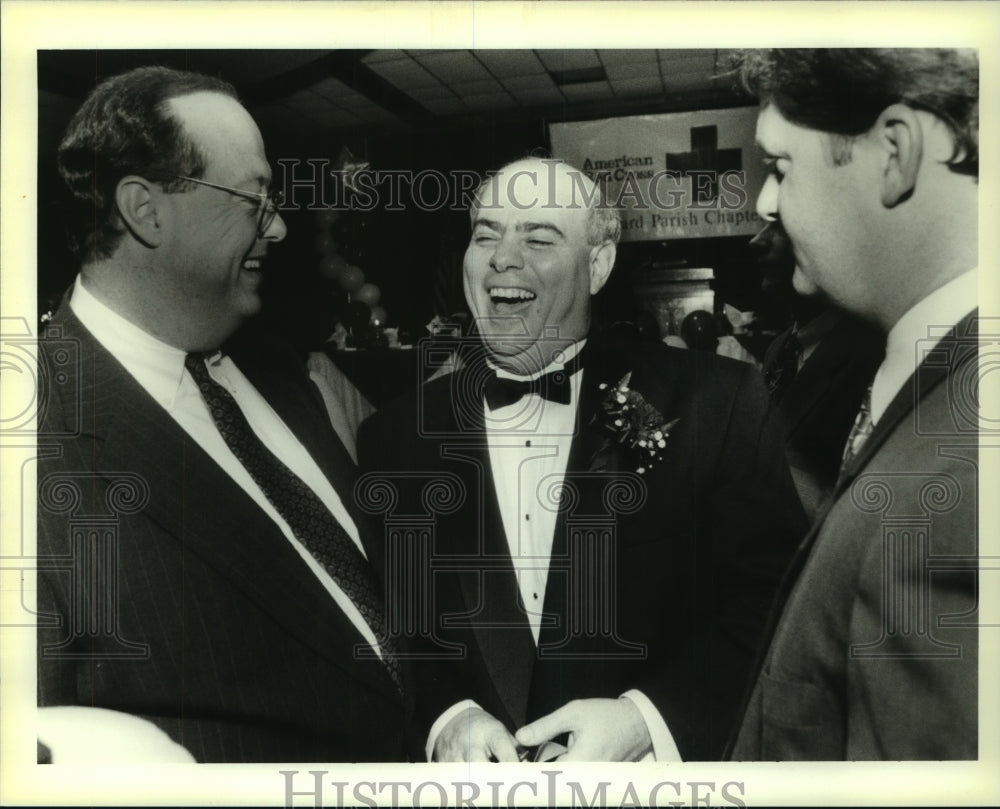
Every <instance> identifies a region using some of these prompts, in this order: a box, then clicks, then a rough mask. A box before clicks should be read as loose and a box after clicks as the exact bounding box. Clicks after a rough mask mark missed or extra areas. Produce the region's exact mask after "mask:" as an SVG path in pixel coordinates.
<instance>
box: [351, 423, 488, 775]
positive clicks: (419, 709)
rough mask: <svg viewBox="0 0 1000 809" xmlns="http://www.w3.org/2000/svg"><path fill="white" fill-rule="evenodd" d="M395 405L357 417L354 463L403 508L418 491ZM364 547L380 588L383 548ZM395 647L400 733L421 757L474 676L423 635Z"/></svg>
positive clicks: (416, 758)
mask: <svg viewBox="0 0 1000 809" xmlns="http://www.w3.org/2000/svg"><path fill="white" fill-rule="evenodd" d="M401 409H402V408H390V409H388V410H382V411H379V412H377V413H375V414H374V415H373V416H371V417H369V418H368V419H366V420H365V421H364V422H362V424H361V426H360V427H359V429H358V465H359V471H360V474H361V476H362V479H365V478H367V479H369V480H370V479H371V477H370V476H374V477H378V478H382V479H383V480H384V482H386V483H388V484H390V486H391V487H392V488H393V489H394V490H395V491H396V493H397V495H398V497H399V502H400V503H401V504H402V508H403V509H407V508H410V507H411V505H412V503H413V502H414V500H413V498H415V497H418V496H419V495H418V493H417V491H416V490H415V489H413V490H411V487H410V485H409V484H413V483H415V481H414V478H413V477H412V476H409V475H407V472H409V471H413V463H412V460H411V458H410V455H409V454H408V452H407V449H406V448H407V447H409V446H410V445H411V442H412V441H413V440H414V439H413V437H412V436H410V435H404V434H403V430H402V428H401V427H400V425H401V424H409V423H410V422H409V421H408V420H407V419H400V418H399V417H398V414H399V412H401ZM362 482H364V480H362ZM372 536H377V537H383V536H384V533H383V532H376V533H374V534H372ZM365 552H366V554H367V556H368V559H369V561H370V562H371V564H372V566H373V567H374V569H375V572H376V574H377V575H378V576H379V578H380V581H381V583H382V585H383V587H384V586H385V584H386V582H385V572H386V565H385V559H386V551H385V548H384V547H382V546H381V543H380V544H379V545H378V546H372V545H371V544H370V543H369V542H368V540H367V539H366V545H365ZM390 609H391V606H390ZM412 620H413V617H412V616H409V617H407V618H406V619H405V621H404V623H409V622H410V621H412ZM401 646H402V648H403V651H404V652H405V653H407V654H409V655H411V656H412V660H411V661H410V663H409V665H408V666H407V667H406V668H405V669H404V670H405V671H406V672H407V675H408V677H409V685H410V687H411V688H412V690H413V692H414V697H415V699H414V703H415V704H414V710H413V713H412V716H411V720H410V724H409V727H408V728H407V734H406V735H407V746H408V749H409V751H410V755H411V758H412V760H414V761H422V760H425V758H426V755H427V752H426V748H427V744H428V738H429V734H430V732H431V729H432V727H433V726H434V723H435V722H436V721H437V720H438V718H439V717H441V715H442V714H443V713H444V712H445V711H447V710H448V709H449V708H451V707H452V706H454V705H455V704H456V703H461V702H464V701H465V700H466V698H469V697H472V696H474V695H473V694H472V693H471V690H470V688H469V686H468V684H469V683H471V682H473V681H474V680H473V677H472V676H471V675H467V674H465V673H464V672H465V665H466V662H465V661H463V660H458V659H453V658H449V659H447V660H441V659H440V657H439V656H440V649H439V648H438V647H437V646H435V645H434V644H433V643H431V641H430V639H429V638H426V637H424V636H422V635H420V634H410V635H407V636H406V637H405V638H402V639H401Z"/></svg>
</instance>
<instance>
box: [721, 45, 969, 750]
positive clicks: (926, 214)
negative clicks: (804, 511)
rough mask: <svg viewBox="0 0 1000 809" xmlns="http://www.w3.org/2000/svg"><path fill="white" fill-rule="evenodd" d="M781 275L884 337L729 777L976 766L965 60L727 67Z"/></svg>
mask: <svg viewBox="0 0 1000 809" xmlns="http://www.w3.org/2000/svg"><path fill="white" fill-rule="evenodd" d="M741 70H742V76H743V79H744V81H745V83H746V84H747V86H748V87H749V88H750V89H751V90H752V91H754V92H755V93H756V94H757V95H758V96H759V97H760V99H761V108H760V115H759V117H758V122H757V140H758V142H759V143H760V145H761V147H762V148H763V150H764V151H765V152H766V154H767V162H768V164H769V166H770V167H771V174H770V176H769V177H768V179H767V181H766V183H765V185H764V187H763V189H762V191H761V194H760V198H759V199H758V202H757V209H758V212H759V213H760V214H761V216H762V217H764V218H765V219H767V220H769V221H777V222H780V224H781V225H782V227H783V228H784V230H785V231H786V232H787V234H788V237H789V238H790V239H791V243H792V248H793V251H794V255H795V263H796V269H795V272H796V274H801V275H802V276H805V277H806V278H807V279H809V280H810V281H811V282H812V283H814V284H815V285H816V286H818V287H819V288H820V289H821V290H823V292H824V293H826V295H827V296H828V297H829V298H830V299H831V300H832V301H833V302H834V303H836V304H837V305H839V306H841V307H843V308H844V309H846V310H848V311H849V312H852V313H853V314H855V315H858V316H860V317H862V318H865V319H867V320H869V321H871V322H872V323H874V324H876V325H877V326H878V327H879V328H880V329H881V330H882V331H883V332H884V333H886V334H887V341H886V350H885V358H884V360H883V361H882V363H881V365H880V366H879V367H878V370H877V372H876V374H875V377H874V380H873V382H872V386H871V391H870V396H869V397H867V398H866V401H865V402H864V403H863V405H862V407H861V411H860V412H859V414H858V418H857V420H856V421H855V428H854V430H852V434H851V436H849V438H848V441H847V446H846V447H845V452H844V461H843V465H842V467H841V471H840V477H839V480H838V482H837V484H836V486H835V488H834V492H833V498H832V502H831V503H830V504H829V505H828V507H827V509H826V511H825V513H822V514H821V515H820V516H819V517H818V522H817V524H816V526H814V528H813V529H812V531H811V533H810V534H809V536H808V537H807V538H806V541H805V542H804V543H803V545H802V547H801V549H800V551H799V553H798V555H797V557H796V560H795V563H794V564H793V567H792V571H791V575H790V577H789V579H788V586H787V587H786V588H785V590H784V592H783V593H782V595H781V598H782V601H783V608H782V610H781V611H780V617H777V618H776V621H775V625H774V626H772V627H771V629H770V634H771V637H770V647H769V649H768V650H767V653H766V656H765V657H764V659H763V661H762V666H761V668H760V671H759V676H758V678H757V682H756V685H755V687H754V689H753V692H752V694H751V696H750V699H749V705H748V707H747V710H746V714H745V716H744V718H743V720H742V727H741V729H740V731H739V733H738V737H737V738H736V739H735V744H734V746H733V748H732V750H731V755H732V757H733V758H735V759H751V760H752V759H765V760H774V759H814V760H815V759H820V760H843V759H847V760H854V759H974V758H976V756H977V749H978V748H977V735H978V734H977V731H978V725H977V705H978V703H977V677H978V672H977V659H978V654H977V651H978V646H977V629H976V624H977V620H978V619H977V600H976V564H977V523H976V516H977V479H978V476H977V443H978V434H977V429H978V413H977V403H978V394H977V392H976V383H977V368H976V363H977V355H978V343H979V340H978V321H977V318H976V302H977V283H976V266H977V261H978V259H977V212H978V207H977V205H978V199H977V192H978V182H977V172H978V150H977V145H978V101H979V90H978V74H979V65H978V60H977V56H976V54H975V52H964V51H954V50H931V49H921V50H917V49H902V48H900V49H888V50H863V49H848V50H823V49H809V50H787V51H786V50H776V51H763V52H749V53H746V54H745V55H744V56H743V57H742V63H741Z"/></svg>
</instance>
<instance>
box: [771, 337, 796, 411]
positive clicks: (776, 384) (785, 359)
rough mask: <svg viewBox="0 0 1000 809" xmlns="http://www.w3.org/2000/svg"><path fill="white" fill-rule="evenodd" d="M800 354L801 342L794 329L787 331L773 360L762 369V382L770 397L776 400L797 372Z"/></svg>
mask: <svg viewBox="0 0 1000 809" xmlns="http://www.w3.org/2000/svg"><path fill="white" fill-rule="evenodd" d="M801 356H802V343H800V342H799V338H798V337H797V336H796V334H795V332H794V331H791V332H789V334H788V336H787V338H786V339H785V341H784V342H783V343H782V344H781V346H779V348H778V351H777V354H776V356H775V358H774V361H773V362H772V363H771V365H770V366H768V367H767V369H765V371H764V384H765V385H767V392H768V393H770V394H771V398H772V399H774V400H775V401H777V400H778V399H780V398H781V397H782V395H783V394H784V392H785V390H786V389H787V388H788V386H789V385H790V384H791V381H792V380H793V379H794V378H795V375H796V374H797V373H798V372H799V358H800V357H801Z"/></svg>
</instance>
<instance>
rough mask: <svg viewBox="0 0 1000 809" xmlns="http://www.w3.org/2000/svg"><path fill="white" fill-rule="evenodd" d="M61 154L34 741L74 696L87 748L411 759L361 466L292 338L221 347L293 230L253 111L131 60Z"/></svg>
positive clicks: (184, 77) (51, 733)
mask: <svg viewBox="0 0 1000 809" xmlns="http://www.w3.org/2000/svg"><path fill="white" fill-rule="evenodd" d="M59 168H60V173H61V175H62V177H63V179H64V180H65V182H66V183H67V185H68V186H69V189H70V191H71V194H72V196H73V198H74V200H75V202H76V203H77V204H78V206H79V210H78V213H77V216H76V217H75V220H74V222H73V224H74V225H75V226H76V229H75V233H74V246H75V249H76V251H77V253H78V255H79V258H80V262H81V269H80V274H79V276H78V278H77V280H76V282H75V284H74V286H73V288H72V290H71V292H70V294H69V295H67V298H66V300H65V301H64V302H63V304H62V306H61V307H60V309H59V310H58V312H57V313H56V314H55V316H54V317H53V318H52V321H51V323H50V325H49V328H48V333H47V335H46V336H45V337H44V338H43V339H42V340H41V341H40V363H41V366H42V368H41V371H42V373H41V378H42V379H43V390H42V393H43V396H42V399H43V401H44V402H45V404H44V406H43V408H42V409H41V411H40V416H39V447H40V451H39V456H40V458H41V460H40V462H39V465H38V486H39V501H38V556H39V577H38V585H39V596H38V609H39V615H40V618H39V661H38V671H39V678H38V679H39V704H40V705H42V706H46V707H47V706H60V707H59V708H54V709H51V710H47V711H42V712H40V715H41V722H40V731H39V736H40V741H42V742H43V743H47V744H49V746H50V747H51V748H52V760H53V761H54V762H56V763H59V762H60V761H63V760H67V759H65V758H64V757H62V754H61V752H60V745H59V743H58V735H57V734H56V733H55V730H53V727H54V725H57V724H59V722H61V721H62V720H63V719H65V718H66V717H69V719H74V718H75V716H76V715H77V714H78V713H79V710H80V707H79V706H86V707H87V708H88V709H103V710H102V711H101V712H100V713H91V714H90V715H89V717H88V716H85V717H84V721H86V722H88V723H89V724H88V725H86V728H87V731H86V739H87V741H88V742H89V746H90V748H91V749H90V750H88V755H89V760H100V759H102V758H106V759H111V760H115V759H117V758H119V757H121V756H124V755H125V754H127V755H128V756H129V758H130V759H131V760H134V759H135V757H136V755H139V757H140V758H142V756H141V753H140V748H142V749H145V747H144V745H146V744H147V743H149V744H151V745H153V746H152V747H150V748H149V750H150V751H151V752H150V756H149V757H148V758H151V759H154V760H155V759H157V758H161V760H162V758H172V757H173V758H181V759H186V760H190V758H194V759H195V760H196V761H211V762H243V761H351V760H375V761H378V760H383V761H385V760H398V759H400V758H403V757H404V750H403V741H402V727H403V717H404V703H405V699H404V692H405V687H404V678H403V674H402V673H401V671H400V661H399V660H398V658H397V657H396V655H395V651H396V650H395V647H394V646H393V645H392V643H391V642H389V641H386V640H383V638H384V635H385V633H384V619H383V616H382V610H381V605H382V601H383V599H382V596H381V593H380V591H379V590H378V585H377V583H376V581H375V577H374V576H373V575H372V572H371V569H370V568H369V566H368V563H367V560H366V558H365V556H364V553H363V551H362V550H361V547H362V546H361V537H362V535H363V534H364V533H365V532H366V530H368V529H367V528H366V527H365V525H364V523H363V520H362V518H361V517H360V515H358V514H357V513H356V512H355V511H354V510H353V504H352V502H351V498H350V497H349V495H350V492H351V490H352V486H353V465H352V464H351V462H350V460H349V457H348V455H347V453H346V451H345V450H344V447H343V446H342V445H341V443H340V442H339V440H338V439H337V437H336V435H335V434H334V432H333V430H332V428H331V426H330V424H329V422H328V420H327V419H326V417H325V411H324V407H323V403H322V400H321V399H320V397H319V394H318V392H317V391H316V390H315V389H313V388H312V386H311V383H309V381H308V378H307V377H306V376H305V374H304V372H303V370H302V368H301V366H300V363H299V361H298V359H297V357H295V355H294V354H292V353H290V352H285V351H283V350H282V349H281V348H280V346H279V345H278V344H276V343H273V342H268V343H265V344H262V345H251V346H247V348H248V350H247V351H246V353H245V354H240V353H238V352H237V351H236V350H235V349H234V350H233V354H232V355H230V354H229V352H228V351H227V350H226V349H225V348H224V344H225V343H226V341H227V340H228V339H229V338H230V337H231V336H232V335H233V333H234V332H235V331H236V330H237V328H238V327H239V326H240V325H241V324H242V323H243V322H244V321H245V320H246V319H247V318H249V317H250V316H252V315H254V314H256V313H257V312H258V310H259V309H260V306H261V302H260V298H259V295H258V290H259V287H260V284H261V278H262V270H263V267H264V264H265V260H266V255H267V251H268V248H269V247H270V246H271V244H273V243H275V242H279V241H281V240H282V239H283V238H284V236H285V224H284V222H283V221H282V219H281V216H280V215H279V213H278V210H277V206H278V201H277V200H276V199H274V198H273V197H271V196H270V195H269V194H268V192H267V189H268V185H269V183H270V179H271V173H270V170H269V168H268V163H267V159H266V157H265V152H264V143H263V140H262V138H261V135H260V132H259V131H258V129H257V127H256V125H255V124H254V122H253V120H252V119H251V117H250V115H249V114H248V113H247V111H246V110H245V109H244V108H243V107H242V106H241V105H240V103H239V101H238V100H237V99H236V94H235V91H234V89H233V88H232V87H231V86H230V85H228V84H226V83H224V82H221V81H219V80H216V79H212V78H208V77H205V76H200V75H197V74H192V73H184V72H177V71H173V70H168V69H166V68H160V67H146V68H139V69H137V70H133V71H131V72H129V73H125V74H123V75H120V76H117V77H114V78H112V79H110V80H108V81H106V82H104V83H103V84H101V85H100V86H99V87H98V88H97V89H96V90H95V91H94V93H93V94H92V95H91V96H90V98H88V99H87V101H86V102H85V103H84V105H83V107H82V108H81V109H80V110H79V112H78V113H77V114H76V116H75V117H74V118H73V120H72V122H71V123H70V125H69V129H68V131H67V133H66V135H65V137H64V139H63V142H62V144H61V146H60V149H59ZM74 706H76V707H74ZM112 712H113V713H112ZM52 716H56V717H58V718H59V722H53V721H51V720H50V717H52ZM142 720H146V722H148V723H152V726H153V727H149V725H148V724H143V722H142ZM137 728H138V729H141V728H145V729H147V730H149V733H148V734H142V735H140V734H141V730H137ZM97 730H101V731H102V732H101V733H97V732H96V731H97ZM114 730H117V731H120V732H118V734H117V735H118V740H117V741H118V750H117V752H116V751H114V750H112V749H106V750H105V749H104V748H102V747H101V744H102V743H103V742H102V741H100V740H101V739H103V738H104V737H105V736H107V735H108V733H109V732H111V731H114ZM164 734H165V735H164ZM177 745H179V746H180V747H178V746H177ZM181 748H183V749H181ZM65 749H66V748H65V747H63V748H62V750H65Z"/></svg>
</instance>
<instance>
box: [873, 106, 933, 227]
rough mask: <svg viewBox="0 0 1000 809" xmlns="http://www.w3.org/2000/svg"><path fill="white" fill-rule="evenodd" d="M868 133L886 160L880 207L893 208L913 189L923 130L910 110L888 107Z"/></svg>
mask: <svg viewBox="0 0 1000 809" xmlns="http://www.w3.org/2000/svg"><path fill="white" fill-rule="evenodd" d="M872 132H873V133H874V134H875V137H876V138H877V139H878V143H879V145H880V146H881V148H882V149H883V150H884V153H885V156H886V160H885V168H884V170H883V175H882V204H883V205H884V206H885V207H887V208H893V207H895V206H896V205H898V204H899V203H901V202H903V201H905V200H906V199H907V198H908V197H909V196H910V194H911V192H912V191H913V189H914V188H915V187H916V185H917V175H918V174H919V173H920V164H921V162H922V160H923V151H924V136H923V129H922V127H921V125H920V119H919V117H918V116H917V114H916V112H915V111H914V110H913V109H912V108H911V107H908V106H907V105H906V104H891V105H890V106H888V107H886V108H885V109H884V110H882V114H881V115H879V117H878V120H877V121H876V123H875V127H874V128H873V130H872Z"/></svg>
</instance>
